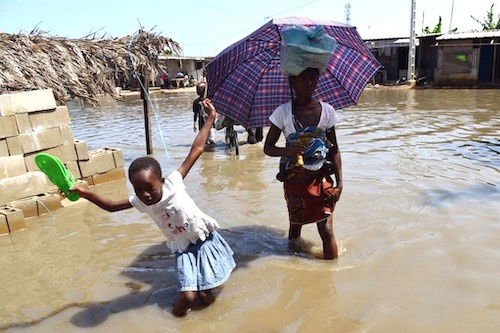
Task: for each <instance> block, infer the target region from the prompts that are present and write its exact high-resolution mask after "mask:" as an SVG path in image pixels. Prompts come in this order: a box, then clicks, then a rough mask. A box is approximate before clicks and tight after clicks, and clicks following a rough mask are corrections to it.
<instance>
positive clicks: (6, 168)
mask: <svg viewBox="0 0 500 333" xmlns="http://www.w3.org/2000/svg"><path fill="white" fill-rule="evenodd" d="M26 172H27V170H26V165H25V164H24V157H23V155H13V156H4V157H0V179H3V178H9V177H14V176H19V175H22V174H25V173H26Z"/></svg>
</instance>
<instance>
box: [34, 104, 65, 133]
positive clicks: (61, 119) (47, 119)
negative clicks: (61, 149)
mask: <svg viewBox="0 0 500 333" xmlns="http://www.w3.org/2000/svg"><path fill="white" fill-rule="evenodd" d="M29 120H30V123H31V128H32V129H33V130H37V129H44V128H51V127H60V126H67V125H69V124H71V118H70V116H69V112H68V107H66V106H58V107H56V108H55V109H52V110H46V111H38V112H32V113H30V114H29Z"/></svg>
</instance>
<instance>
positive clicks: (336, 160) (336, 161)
mask: <svg viewBox="0 0 500 333" xmlns="http://www.w3.org/2000/svg"><path fill="white" fill-rule="evenodd" d="M326 137H327V139H328V141H330V142H331V143H332V147H331V148H330V149H329V155H330V161H331V162H332V166H333V173H334V174H335V180H336V189H338V196H337V200H338V198H339V197H340V193H341V192H342V188H343V187H344V182H343V179H342V158H341V156H340V149H339V145H338V142H337V135H336V133H335V127H332V128H330V129H329V130H328V131H327V132H326ZM336 193H337V191H336Z"/></svg>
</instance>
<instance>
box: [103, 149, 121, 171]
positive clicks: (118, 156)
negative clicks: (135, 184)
mask: <svg viewBox="0 0 500 333" xmlns="http://www.w3.org/2000/svg"><path fill="white" fill-rule="evenodd" d="M103 150H104V151H108V152H111V153H112V154H113V159H114V161H115V167H116V168H123V166H124V165H125V159H124V158H123V151H122V150H121V149H118V148H110V147H106V148H103Z"/></svg>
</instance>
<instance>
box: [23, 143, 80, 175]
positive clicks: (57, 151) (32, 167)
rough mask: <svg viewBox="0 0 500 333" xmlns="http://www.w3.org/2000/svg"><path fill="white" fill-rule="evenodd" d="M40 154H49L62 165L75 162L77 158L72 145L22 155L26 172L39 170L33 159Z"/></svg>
mask: <svg viewBox="0 0 500 333" xmlns="http://www.w3.org/2000/svg"><path fill="white" fill-rule="evenodd" d="M40 153H44V154H50V155H53V156H55V157H58V158H59V159H60V160H61V161H62V162H63V163H66V162H71V161H76V158H77V157H76V151H75V146H74V145H73V144H65V145H61V146H58V147H54V148H50V149H45V150H42V151H37V152H35V153H30V154H26V155H24V162H25V163H26V169H27V170H28V171H38V170H39V169H38V167H37V165H36V163H35V157H36V155H38V154H40Z"/></svg>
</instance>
